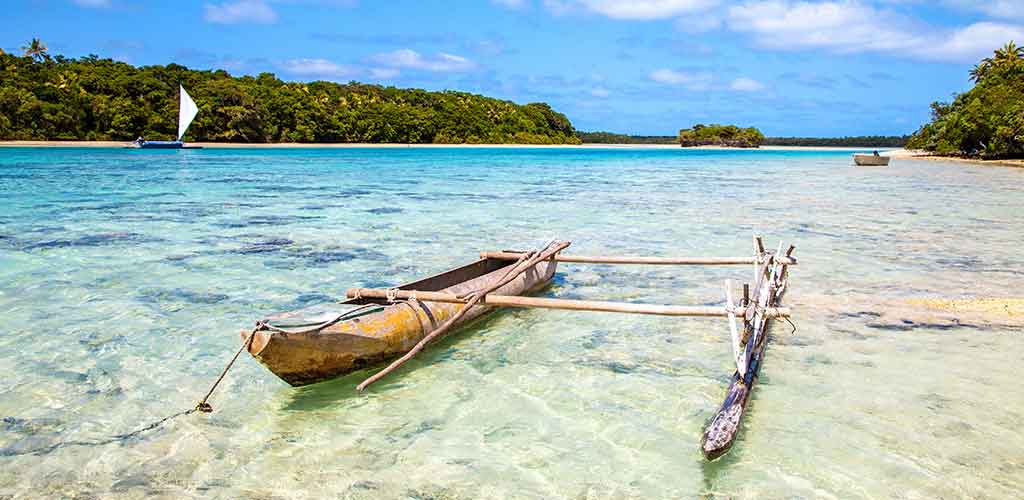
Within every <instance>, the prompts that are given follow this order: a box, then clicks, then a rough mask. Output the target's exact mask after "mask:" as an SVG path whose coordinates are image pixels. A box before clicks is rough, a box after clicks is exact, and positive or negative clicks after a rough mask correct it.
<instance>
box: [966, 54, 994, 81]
mask: <svg viewBox="0 0 1024 500" xmlns="http://www.w3.org/2000/svg"><path fill="white" fill-rule="evenodd" d="M986 59H987V58H986ZM988 67H989V66H988V64H985V62H984V61H982V62H981V63H978V64H975V65H974V67H973V68H971V71H970V72H969V74H970V75H971V81H972V82H974V83H978V82H980V81H981V79H982V78H985V73H987V72H988Z"/></svg>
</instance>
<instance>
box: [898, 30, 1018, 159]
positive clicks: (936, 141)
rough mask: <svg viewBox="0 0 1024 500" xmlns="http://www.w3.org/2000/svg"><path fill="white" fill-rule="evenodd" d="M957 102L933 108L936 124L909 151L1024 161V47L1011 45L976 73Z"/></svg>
mask: <svg viewBox="0 0 1024 500" xmlns="http://www.w3.org/2000/svg"><path fill="white" fill-rule="evenodd" d="M970 77H971V80H972V81H973V82H974V87H972V88H971V89H970V90H968V91H967V92H964V93H962V94H959V95H957V96H956V97H955V98H954V99H953V102H951V103H945V102H935V103H932V105H931V109H932V121H931V122H930V123H928V124H926V125H924V126H922V127H921V128H920V129H919V130H918V131H917V132H916V133H915V134H914V135H913V136H912V137H911V138H910V141H908V143H907V148H910V149H920V150H925V151H928V152H931V153H935V154H938V155H946V156H965V157H975V158H981V159H1008V158H1021V157H1024V48H1021V47H1018V46H1017V45H1016V44H1014V43H1013V42H1009V43H1007V44H1006V45H1004V46H1003V47H1001V48H999V49H997V50H996V51H995V52H994V53H993V55H992V57H986V58H984V59H983V60H982V61H981V62H979V63H978V64H977V65H975V66H974V68H973V69H971V72H970Z"/></svg>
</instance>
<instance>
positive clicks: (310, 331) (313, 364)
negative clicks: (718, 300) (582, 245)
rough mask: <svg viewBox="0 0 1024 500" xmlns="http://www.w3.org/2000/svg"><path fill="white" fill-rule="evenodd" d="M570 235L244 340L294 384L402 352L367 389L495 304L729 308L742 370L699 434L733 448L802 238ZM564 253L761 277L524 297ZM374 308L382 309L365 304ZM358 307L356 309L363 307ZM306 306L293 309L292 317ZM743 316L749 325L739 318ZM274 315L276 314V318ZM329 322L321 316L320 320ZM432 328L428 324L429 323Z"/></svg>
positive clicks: (679, 312) (649, 310)
mask: <svg viewBox="0 0 1024 500" xmlns="http://www.w3.org/2000/svg"><path fill="white" fill-rule="evenodd" d="M568 246H569V242H559V241H552V242H551V243H549V244H548V245H547V246H545V247H544V248H543V249H540V250H536V251H531V252H512V251H503V252H483V253H481V254H480V257H481V260H479V261H477V262H476V263H473V264H470V265H468V266H463V267H460V268H456V269H452V270H450V271H447V272H445V273H442V274H439V275H436V276H433V277H430V278H426V279H423V280H420V281H416V282H413V283H408V284H406V285H402V286H400V287H395V288H387V289H373V288H352V289H349V290H348V291H347V295H348V297H349V300H347V301H345V302H343V304H347V305H351V306H359V307H357V308H356V309H352V310H349V311H348V312H345V313H342V314H340V315H335V316H334V317H333V318H329V319H328V320H326V321H323V322H322V323H319V324H317V323H310V324H312V325H314V326H313V327H312V328H308V327H307V328H303V329H300V330H295V329H288V328H286V327H281V326H274V325H272V324H271V323H270V322H269V321H263V322H260V323H259V324H258V326H257V328H256V329H255V330H253V332H252V334H250V335H249V336H248V337H246V336H245V335H244V334H243V338H244V339H246V342H247V344H246V345H247V347H248V350H249V352H250V353H252V355H253V356H254V357H256V358H257V359H258V360H260V362H261V363H263V364H264V365H265V366H267V367H268V368H270V369H271V370H272V371H274V373H276V374H277V375H278V376H280V377H281V378H283V379H284V380H286V381H287V382H289V383H291V384H293V385H302V384H306V383H313V382H318V381H321V380H326V379H327V378H331V377H334V376H338V375H342V374H345V373H350V372H352V371H355V370H358V369H361V368H363V367H365V366H368V365H370V364H372V363H379V362H381V361H387V360H388V359H394V358H395V357H398V356H399V354H401V353H402V352H404V355H401V356H400V357H398V359H395V360H394V361H393V362H392V363H391V364H390V365H389V366H388V367H387V368H385V369H384V370H382V371H380V372H378V373H377V374H375V375H374V376H372V377H370V378H368V379H367V380H365V381H364V382H363V383H362V384H360V385H359V386H358V389H359V390H360V391H361V390H363V389H365V388H366V387H367V386H368V385H370V384H372V383H373V382H375V381H377V380H379V379H380V378H382V377H384V376H386V375H387V374H388V373H390V372H392V371H393V370H394V369H396V368H397V367H398V366H400V365H401V364H402V363H404V362H405V361H407V360H408V359H410V358H412V357H413V356H414V355H415V354H416V353H418V352H420V351H421V350H422V349H423V348H424V347H425V346H426V345H427V344H429V343H430V342H432V341H433V340H435V339H436V338H438V337H440V336H441V335H444V334H446V333H447V332H448V331H449V330H451V329H453V328H457V327H458V326H460V325H462V324H465V323H466V322H468V321H470V320H472V319H473V318H476V317H479V316H481V315H483V314H486V313H487V312H489V311H491V310H493V309H494V308H495V307H535V308H543V309H566V310H575V311H598V312H620V313H630V314H654V315H664V316H694V317H723V318H728V320H729V330H730V337H731V345H732V351H733V358H734V360H735V364H736V371H735V373H734V374H733V377H732V383H731V384H730V385H729V389H728V391H727V393H726V398H725V401H724V402H723V403H722V406H721V408H720V409H719V411H718V412H717V413H716V414H715V416H714V417H712V418H711V419H710V420H709V421H708V424H707V426H706V428H705V431H704V434H703V437H702V438H701V451H702V452H703V454H704V456H705V457H706V458H707V459H708V460H714V459H716V458H718V457H720V456H722V455H723V454H724V453H726V452H727V451H728V450H729V449H730V447H731V446H732V444H733V442H734V441H735V439H736V436H737V434H738V433H739V430H740V424H741V419H742V416H743V412H744V410H745V409H746V405H747V403H748V402H749V400H750V392H751V390H752V389H753V385H754V383H755V382H756V379H757V374H758V371H759V370H760V368H761V362H762V361H763V358H764V353H765V347H766V345H767V332H768V330H769V327H770V320H772V319H776V318H780V317H781V318H788V317H789V316H790V310H789V308H786V307H780V303H781V299H782V295H783V294H784V293H785V290H786V284H787V282H788V271H789V267H790V266H793V265H796V264H797V261H796V259H795V258H794V257H793V255H792V254H793V250H794V247H793V246H790V247H789V249H788V250H787V251H786V252H785V253H784V254H783V252H782V245H781V244H780V245H779V249H778V250H777V251H775V252H768V251H766V250H765V248H764V243H763V242H762V240H761V238H760V237H755V238H754V249H755V254H754V256H753V257H685V258H665V257H607V256H581V255H577V256H572V255H562V254H561V251H562V250H564V249H565V248H566V247H568ZM558 262H566V263H591V264H639V265H753V266H754V285H753V288H752V289H751V288H750V287H749V286H748V285H747V284H744V285H743V296H742V297H743V298H742V301H741V302H740V303H739V304H737V303H735V302H734V300H733V294H732V292H733V290H732V285H731V282H729V281H726V290H725V298H726V301H725V305H724V306H720V307H716V306H678V305H657V304H635V303H624V302H604V301H593V300H567V299H553V298H538V297H526V296H522V295H525V294H528V293H530V292H532V291H536V290H539V289H540V288H542V287H543V286H546V285H547V283H549V282H550V281H551V279H552V276H553V275H554V272H555V266H556V263H558ZM368 307H370V308H373V307H376V308H377V309H366V308H368ZM357 312H358V313H359V314H360V315H359V316H356V315H355V313H357ZM298 313H299V312H295V313H285V314H284V315H280V316H279V317H280V318H292V317H295V316H297V315H298ZM738 319H742V321H743V328H742V330H741V329H740V327H739V326H738V325H739V324H738ZM272 320H273V318H272ZM321 321H322V320H321ZM428 328H429V329H428Z"/></svg>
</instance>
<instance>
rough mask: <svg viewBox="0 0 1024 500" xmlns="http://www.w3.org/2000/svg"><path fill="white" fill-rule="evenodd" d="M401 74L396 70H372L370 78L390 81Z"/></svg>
mask: <svg viewBox="0 0 1024 500" xmlns="http://www.w3.org/2000/svg"><path fill="white" fill-rule="evenodd" d="M400 73H401V71H399V70H397V69H395V68H370V76H372V77H374V78H376V79H378V80H390V79H392V78H394V77H396V76H398V75H399V74H400Z"/></svg>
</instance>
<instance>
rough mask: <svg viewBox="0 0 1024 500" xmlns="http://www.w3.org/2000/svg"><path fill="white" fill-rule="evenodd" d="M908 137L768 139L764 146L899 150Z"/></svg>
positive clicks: (870, 136)
mask: <svg viewBox="0 0 1024 500" xmlns="http://www.w3.org/2000/svg"><path fill="white" fill-rule="evenodd" d="M909 139H910V136H909V135H860V136H853V137H768V138H765V140H764V145H765V146H816V147H865V148H869V147H880V148H901V147H903V146H905V145H906V144H907V140H909Z"/></svg>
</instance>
